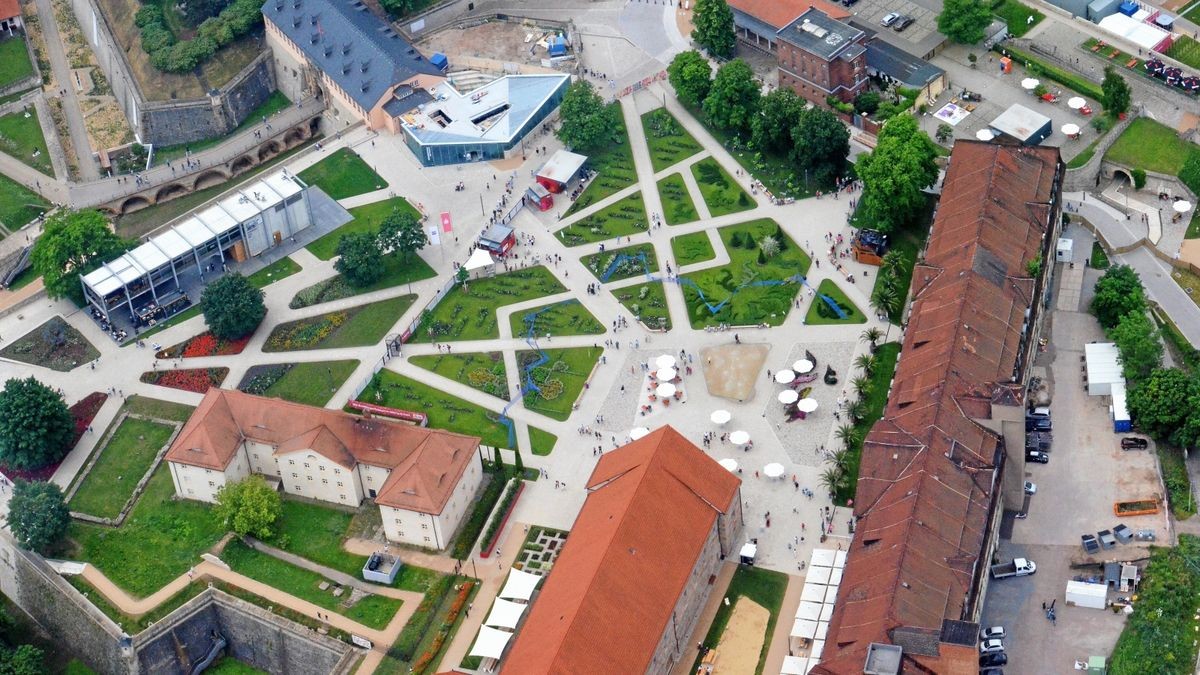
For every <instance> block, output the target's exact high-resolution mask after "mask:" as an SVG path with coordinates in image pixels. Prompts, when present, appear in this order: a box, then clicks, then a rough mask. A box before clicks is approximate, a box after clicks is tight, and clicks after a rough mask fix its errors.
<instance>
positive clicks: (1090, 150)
mask: <svg viewBox="0 0 1200 675" xmlns="http://www.w3.org/2000/svg"><path fill="white" fill-rule="evenodd" d="M1099 143H1100V139H1099V138H1097V139H1096V140H1094V141H1092V142H1091V143H1089V144H1088V146H1087V147H1086V148H1084V149H1083V152H1081V153H1079V154H1078V155H1075V156H1074V157H1072V158H1071V161H1069V162H1067V168H1068V169H1078V168H1080V167H1081V166H1083V165H1085V164H1087V163H1088V162H1090V161H1092V156H1093V155H1095V154H1096V146H1097V145H1099Z"/></svg>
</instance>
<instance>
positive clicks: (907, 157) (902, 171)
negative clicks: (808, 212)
mask: <svg viewBox="0 0 1200 675" xmlns="http://www.w3.org/2000/svg"><path fill="white" fill-rule="evenodd" d="M936 159H937V151H936V150H934V146H933V141H932V140H930V138H929V137H928V136H926V135H925V133H924V132H923V131H921V128H920V127H919V126H918V125H917V120H916V118H914V117H913V116H912V115H897V116H895V117H893V118H891V119H890V120H888V122H887V124H885V125H884V127H883V129H882V130H881V131H880V132H879V140H878V142H877V143H876V146H875V150H874V151H873V152H870V153H866V154H864V155H862V156H861V157H860V158H859V160H858V163H857V164H856V165H855V167H854V168H855V172H856V173H857V174H858V177H859V178H860V179H861V180H862V182H863V192H862V196H861V197H860V198H859V208H860V209H861V213H862V215H864V216H866V218H867V220H868V221H869V222H870V221H873V222H874V223H875V227H876V229H879V230H882V231H884V232H891V231H893V230H895V229H896V228H898V227H899V226H901V225H903V224H905V223H907V222H909V221H911V220H912V219H913V217H915V216H916V214H917V213H919V212H920V211H921V209H922V208H923V207H924V205H925V194H924V193H923V192H922V190H924V189H925V188H927V187H930V186H932V185H933V184H934V183H935V182H936V181H937V176H938V168H937V163H936V161H935V160H936Z"/></svg>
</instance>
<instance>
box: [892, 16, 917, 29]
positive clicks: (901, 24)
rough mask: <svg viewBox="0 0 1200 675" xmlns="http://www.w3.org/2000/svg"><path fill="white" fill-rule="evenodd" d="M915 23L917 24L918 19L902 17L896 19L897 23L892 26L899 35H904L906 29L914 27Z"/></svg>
mask: <svg viewBox="0 0 1200 675" xmlns="http://www.w3.org/2000/svg"><path fill="white" fill-rule="evenodd" d="M914 22H916V19H914V18H912V17H911V16H907V15H905V16H901V17H900V18H899V19H896V23H895V24H893V25H892V30H894V31H896V32H897V33H902V32H904V29H905V28H908V27H909V26H911V25H913V23H914Z"/></svg>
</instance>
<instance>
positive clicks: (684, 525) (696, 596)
mask: <svg viewBox="0 0 1200 675" xmlns="http://www.w3.org/2000/svg"><path fill="white" fill-rule="evenodd" d="M741 484H742V482H741V480H740V479H738V478H737V477H736V476H734V475H733V474H731V473H730V472H728V471H726V470H725V469H723V468H722V467H721V465H720V464H717V462H716V461H714V460H713V459H711V458H710V457H708V456H707V455H705V454H704V452H703V451H701V450H700V449H699V448H697V447H696V446H695V445H693V444H692V443H691V442H690V441H688V440H687V439H686V438H684V437H683V436H682V435H680V434H679V432H677V431H675V430H674V429H673V428H671V427H662V428H660V429H658V430H656V431H654V432H653V433H651V434H649V435H647V436H645V437H644V438H641V439H639V440H637V441H634V442H633V443H630V444H629V445H626V446H624V447H621V448H618V449H617V450H614V451H612V452H610V453H607V454H605V455H604V457H603V458H602V459H601V460H600V461H599V463H597V465H596V468H595V470H594V471H593V472H592V475H591V477H590V478H589V479H588V482H587V490H588V496H587V501H585V502H584V505H583V509H582V510H581V511H580V512H579V516H578V517H577V518H576V519H575V525H574V526H573V527H572V528H571V536H570V539H569V540H568V541H567V543H566V545H565V546H564V547H563V550H562V552H561V553H560V554H559V557H558V559H557V560H556V561H555V563H554V569H553V571H552V572H551V573H550V574H549V576H548V577H547V578H546V581H545V582H544V587H543V589H542V591H541V592H540V593H539V594H538V595H537V596H535V598H534V601H533V607H532V608H531V609H530V610H529V615H528V618H527V619H526V620H525V622H524V624H523V625H522V626H521V627H520V628H519V629H518V632H517V636H516V639H515V640H514V643H513V645H512V647H511V648H510V651H509V653H508V654H507V655H506V656H505V657H504V659H503V660H502V661H501V672H502V674H503V675H542V674H546V673H580V674H582V673H666V672H669V671H670V669H671V667H672V666H673V665H674V664H675V663H677V662H679V661H680V659H683V658H692V657H693V656H694V655H695V653H696V650H695V645H692V644H689V643H688V638H689V636H690V634H691V632H692V629H693V627H694V626H695V624H696V620H697V618H698V617H699V615H700V611H701V609H702V608H703V607H704V602H705V600H706V598H707V597H708V593H709V590H710V584H711V583H712V579H713V577H714V575H715V574H716V573H717V570H718V569H719V567H720V565H721V561H722V560H723V559H724V558H726V557H728V556H733V555H736V554H737V550H738V548H739V547H740V546H741V543H742V542H741V540H740V538H741V532H742V527H743V522H742V509H741V503H742V500H741Z"/></svg>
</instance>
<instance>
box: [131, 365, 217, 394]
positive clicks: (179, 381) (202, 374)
mask: <svg viewBox="0 0 1200 675" xmlns="http://www.w3.org/2000/svg"><path fill="white" fill-rule="evenodd" d="M228 374H229V369H228V368H184V369H182V370H162V371H154V372H149V373H142V377H141V380H142V382H145V383H147V384H157V385H158V386H160V387H170V388H172V389H182V390H184V391H191V392H195V393H197V394H203V393H204V392H206V391H208V390H209V389H210V388H212V387H219V386H221V383H222V382H224V381H225V376H226V375H228Z"/></svg>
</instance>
